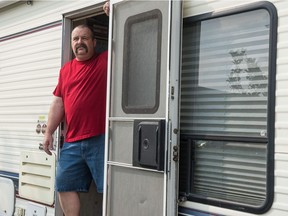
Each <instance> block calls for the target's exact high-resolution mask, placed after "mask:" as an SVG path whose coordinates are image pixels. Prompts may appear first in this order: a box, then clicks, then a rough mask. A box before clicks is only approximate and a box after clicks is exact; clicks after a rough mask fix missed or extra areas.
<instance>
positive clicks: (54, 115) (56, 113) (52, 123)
mask: <svg viewBox="0 0 288 216" xmlns="http://www.w3.org/2000/svg"><path fill="white" fill-rule="evenodd" d="M63 117H64V104H63V100H62V98H61V97H56V96H54V98H53V101H52V103H51V106H50V110H49V115H48V124H47V128H46V132H45V135H44V140H43V148H44V151H45V152H46V153H47V154H49V155H51V154H52V153H51V151H50V150H51V149H53V136H52V135H53V133H54V131H55V130H56V129H57V127H58V125H59V124H60V122H61V121H62V120H63Z"/></svg>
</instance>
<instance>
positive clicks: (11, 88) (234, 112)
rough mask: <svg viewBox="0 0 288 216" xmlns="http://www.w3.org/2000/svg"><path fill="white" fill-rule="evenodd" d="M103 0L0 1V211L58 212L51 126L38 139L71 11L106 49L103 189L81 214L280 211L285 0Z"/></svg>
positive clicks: (285, 126) (287, 93)
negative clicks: (47, 143) (48, 150)
mask: <svg viewBox="0 0 288 216" xmlns="http://www.w3.org/2000/svg"><path fill="white" fill-rule="evenodd" d="M104 3H105V1H101V0H72V1H68V0H67V1H66V0H65V1H56V0H51V1H44V0H33V1H19V0H13V1H3V0H1V1H0V215H1V216H2V215H5V216H6V215H15V216H24V215H27V216H28V215H37V216H42V215H44V216H46V215H47V216H60V215H63V213H62V211H61V208H60V206H59V202H58V199H57V196H56V193H55V191H54V180H55V170H56V163H57V158H58V151H59V149H60V148H61V143H62V142H63V137H65V132H64V131H65V127H64V126H63V125H60V126H59V129H58V130H57V131H56V132H55V134H54V151H53V155H52V156H49V155H47V154H45V153H44V152H43V150H42V140H43V134H44V133H45V129H46V126H47V118H48V117H47V116H48V110H49V105H50V103H51V100H52V97H53V94H52V92H53V90H54V88H55V86H56V84H57V80H58V75H59V69H60V67H61V66H62V65H63V64H64V63H65V62H67V61H69V60H71V59H72V58H73V55H72V50H71V48H70V34H71V31H72V29H73V27H75V26H77V25H78V24H84V23H85V24H88V25H90V26H91V27H92V28H93V29H94V31H95V32H94V33H95V36H96V39H97V52H102V51H103V50H108V51H109V59H108V72H107V73H108V83H107V86H108V87H107V112H106V141H105V147H106V148H105V179H104V181H105V188H104V193H103V195H102V194H97V193H96V191H95V185H93V184H92V185H91V189H90V191H89V193H86V194H80V197H81V206H82V208H81V215H82V216H89V215H103V216H116V215H117V216H147V215H151V216H176V215H178V216H192V215H195V216H209V215H213V216H255V215H265V216H276V215H277V216H286V215H287V214H288V204H287V203H288V186H287V180H288V171H287V166H288V148H287V143H288V138H287V130H288V123H287V122H288V102H287V101H288V87H287V86H288V74H285V73H286V72H287V70H288V57H287V54H286V53H287V51H288V1H285V0H269V1H259V0H243V1H227V0H185V1H180V0H175V1H172V0H159V1H152V0H147V1H141V0H134V1H130V0H126V1H123V0H110V15H109V17H108V16H106V15H105V14H104V12H103V9H102V7H103V4H104ZM285 167H286V168H285ZM67 181H69V179H67ZM11 188H12V189H11Z"/></svg>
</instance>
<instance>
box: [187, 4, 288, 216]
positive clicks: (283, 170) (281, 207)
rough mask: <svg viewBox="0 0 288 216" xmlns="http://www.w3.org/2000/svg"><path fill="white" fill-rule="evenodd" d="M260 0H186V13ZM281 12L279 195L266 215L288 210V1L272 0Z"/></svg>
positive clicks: (224, 212)
mask: <svg viewBox="0 0 288 216" xmlns="http://www.w3.org/2000/svg"><path fill="white" fill-rule="evenodd" d="M252 2H258V1H256V0H243V1H227V0H198V1H184V17H190V16H195V15H200V14H203V13H208V12H214V11H215V12H218V11H223V10H227V9H228V10H230V9H231V8H233V7H236V6H241V5H245V4H248V3H252ZM270 2H272V3H273V4H274V5H275V7H276V8H277V12H278V43H277V72H276V73H277V74H276V104H275V106H276V107H275V112H276V113H275V188H274V190H275V195H274V202H273V205H272V208H271V209H270V210H269V211H268V212H267V213H265V214H263V215H265V216H266V215H273V216H274V215H277V216H286V215H287V214H288V185H287V182H288V171H287V167H288V136H287V132H288V73H287V72H288V56H287V52H288V1H285V0H271V1H270ZM183 206H186V207H188V208H192V209H196V210H199V211H204V212H210V213H218V214H221V215H229V216H235V215H237V216H244V215H245V216H247V215H251V214H248V213H243V212H239V211H237V212H236V211H233V210H227V209H223V208H218V207H214V206H208V205H203V204H199V203H192V202H185V203H184V204H183Z"/></svg>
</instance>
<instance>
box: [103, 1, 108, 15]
mask: <svg viewBox="0 0 288 216" xmlns="http://www.w3.org/2000/svg"><path fill="white" fill-rule="evenodd" d="M103 10H104V12H105V14H106V15H107V16H109V13H110V2H109V1H107V2H106V3H105V4H104V5H103Z"/></svg>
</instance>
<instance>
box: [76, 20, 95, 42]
mask: <svg viewBox="0 0 288 216" xmlns="http://www.w3.org/2000/svg"><path fill="white" fill-rule="evenodd" d="M76 28H87V29H89V30H90V33H91V37H92V39H96V38H95V34H94V31H93V28H92V27H91V26H89V25H87V24H80V25H78V26H76V27H75V28H74V29H76ZM74 29H73V30H74Z"/></svg>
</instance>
